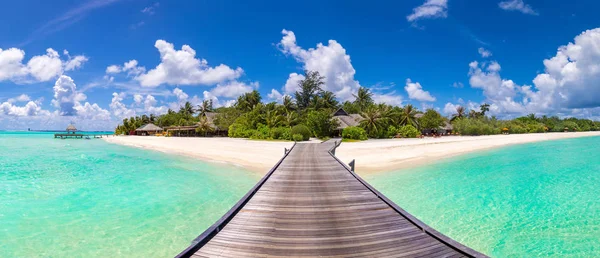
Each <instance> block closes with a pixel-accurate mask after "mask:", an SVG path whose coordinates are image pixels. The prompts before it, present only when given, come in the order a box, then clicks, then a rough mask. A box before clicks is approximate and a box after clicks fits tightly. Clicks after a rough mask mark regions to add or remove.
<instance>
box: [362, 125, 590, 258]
mask: <svg viewBox="0 0 600 258" xmlns="http://www.w3.org/2000/svg"><path fill="white" fill-rule="evenodd" d="M365 178H366V180H367V181H368V182H369V183H371V184H372V185H373V186H374V187H376V188H377V189H378V190H380V191H381V192H382V193H384V194H385V195H386V196H387V197H388V198H390V199H391V200H393V201H394V202H396V203H397V204H398V205H399V206H401V207H402V208H404V209H406V210H407V211H408V212H410V213H412V214H413V215H415V216H416V217H417V218H419V219H420V220H422V221H423V222H425V223H427V224H428V225H430V226H432V227H433V228H435V229H437V230H438V231H440V232H442V233H444V234H446V235H448V236H450V237H451V238H453V239H455V240H457V241H459V242H461V243H463V244H465V245H467V246H469V247H472V248H473V249H476V250H478V251H480V252H483V253H485V254H488V255H490V256H493V257H548V256H552V257H600V137H589V138H578V139H568V140H558V141H547V142H540V143H533V144H525V145H516V146H511V147H506V148H501V149H496V150H492V151H485V152H480V153H477V154H469V155H465V156H461V157H457V158H452V159H449V160H446V161H441V162H438V163H436V164H430V165H428V166H424V167H420V168H415V169H407V170H403V171H396V172H389V173H382V174H375V175H369V176H366V177H365Z"/></svg>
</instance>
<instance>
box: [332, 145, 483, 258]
mask: <svg viewBox="0 0 600 258" xmlns="http://www.w3.org/2000/svg"><path fill="white" fill-rule="evenodd" d="M341 143H342V142H341V141H339V142H338V141H335V145H334V146H333V147H332V148H331V149H330V150H329V154H330V155H331V156H332V157H333V158H334V159H335V160H337V161H338V162H339V163H340V164H341V165H342V166H343V167H344V168H346V170H348V172H349V173H350V174H352V176H353V177H354V178H356V180H358V181H359V182H360V183H361V184H363V185H364V186H365V187H366V188H367V189H369V191H371V192H372V193H374V194H375V195H376V196H377V197H378V198H379V199H381V200H382V201H383V202H385V203H386V204H387V205H389V206H390V207H392V209H394V210H395V211H396V212H398V214H400V215H401V216H402V217H404V218H406V219H407V220H408V221H410V222H411V223H412V224H413V225H415V226H416V227H418V228H419V229H421V231H423V232H424V233H426V234H428V235H430V236H432V237H433V238H435V239H437V240H439V241H440V242H442V243H445V244H446V245H448V246H449V247H451V248H452V249H454V250H456V251H457V252H459V253H462V254H464V255H465V256H468V257H477V258H480V257H481V258H483V257H488V256H487V255H485V254H482V253H480V252H477V251H475V250H473V249H471V248H469V247H467V246H465V245H463V244H461V243H459V242H457V241H455V240H453V239H452V238H449V237H447V236H446V235H444V234H442V233H440V232H439V231H437V230H435V229H433V228H431V227H429V226H427V225H426V224H425V223H423V222H422V221H420V220H419V219H417V218H416V217H414V216H413V215H411V214H410V213H408V212H407V211H405V210H404V209H402V208H400V206H398V205H397V204H396V203H394V202H393V201H391V200H390V199H388V198H387V197H386V196H385V195H383V194H382V193H380V192H379V191H377V189H375V188H374V187H373V186H371V185H370V184H369V183H367V182H366V181H365V180H363V179H362V178H361V177H360V176H358V175H357V174H356V173H355V172H354V162H355V161H354V160H352V165H353V166H352V168H351V167H349V166H348V165H346V164H345V163H344V162H342V161H341V160H340V159H338V158H337V157H336V156H335V149H336V148H337V147H339V146H340V145H341Z"/></svg>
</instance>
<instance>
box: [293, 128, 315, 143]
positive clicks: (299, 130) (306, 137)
mask: <svg viewBox="0 0 600 258" xmlns="http://www.w3.org/2000/svg"><path fill="white" fill-rule="evenodd" d="M290 133H291V134H292V135H294V134H299V135H302V140H303V141H308V140H309V139H310V136H311V135H312V133H311V132H310V129H308V127H306V125H296V126H294V127H292V130H291V132H290ZM292 137H293V136H292Z"/></svg>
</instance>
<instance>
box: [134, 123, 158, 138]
mask: <svg viewBox="0 0 600 258" xmlns="http://www.w3.org/2000/svg"><path fill="white" fill-rule="evenodd" d="M162 131H163V129H162V128H160V127H158V126H156V125H154V124H153V123H149V124H145V125H143V126H141V127H140V128H138V129H135V134H136V135H144V136H147V135H155V134H157V133H160V132H162Z"/></svg>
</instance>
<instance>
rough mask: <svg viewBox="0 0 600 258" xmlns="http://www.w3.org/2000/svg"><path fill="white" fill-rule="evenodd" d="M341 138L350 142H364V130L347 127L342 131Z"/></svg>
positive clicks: (365, 135)
mask: <svg viewBox="0 0 600 258" xmlns="http://www.w3.org/2000/svg"><path fill="white" fill-rule="evenodd" d="M342 138H344V139H351V140H366V139H368V137H367V132H366V131H365V129H362V128H360V127H356V126H349V127H346V128H344V130H342Z"/></svg>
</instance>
